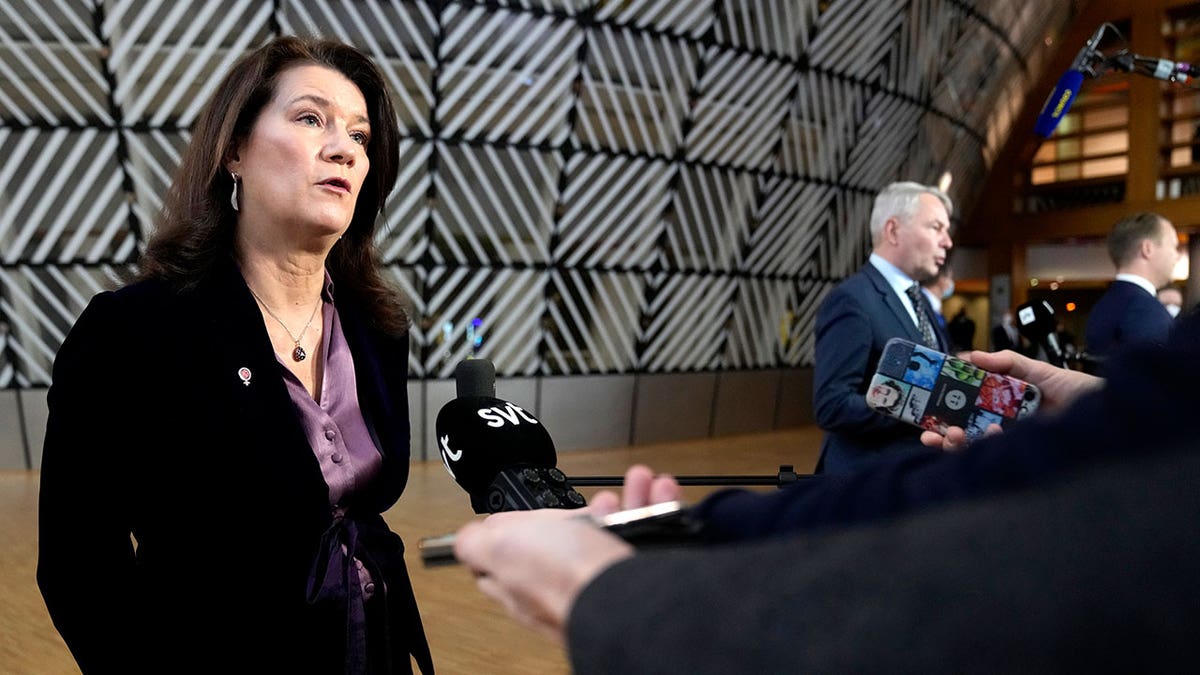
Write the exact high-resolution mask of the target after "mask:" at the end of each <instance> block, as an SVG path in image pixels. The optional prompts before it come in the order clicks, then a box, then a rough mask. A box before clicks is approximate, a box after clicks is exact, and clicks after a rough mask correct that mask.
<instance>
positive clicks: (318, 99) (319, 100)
mask: <svg viewBox="0 0 1200 675" xmlns="http://www.w3.org/2000/svg"><path fill="white" fill-rule="evenodd" d="M300 101H311V102H313V103H315V104H317V106H318V107H321V108H332V107H333V101H330V100H329V99H327V98H325V97H324V96H318V95H316V94H301V95H299V96H297V97H296V98H293V99H292V100H290V101H288V105H294V104H296V103H299V102H300ZM352 121H353V122H358V123H360V124H370V123H371V120H370V119H369V118H368V117H366V116H365V115H361V114H360V115H355V116H354V119H353V120H352Z"/></svg>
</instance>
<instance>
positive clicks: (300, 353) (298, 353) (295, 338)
mask: <svg viewBox="0 0 1200 675" xmlns="http://www.w3.org/2000/svg"><path fill="white" fill-rule="evenodd" d="M246 288H249V289H250V295H253V296H254V299H255V300H257V301H258V304H260V305H262V308H263V309H265V310H267V314H270V315H271V318H272V319H275V320H276V321H278V322H279V325H280V326H283V330H284V331H285V332H286V333H287V334H288V337H289V338H291V339H292V343H293V344H294V345H295V349H293V350H292V360H293V361H303V360H304V359H305V358H307V357H308V352H306V351H304V347H301V346H300V339H301V338H303V337H304V332H305V331H307V330H308V327H309V326H311V325H312V322H313V318H314V317H316V316H317V308H318V307H320V306H321V296H317V304H315V305H313V310H312V314H309V315H308V323H306V324H304V328H301V329H300V334H299V335H292V331H291V329H290V328H288V327H287V324H286V323H284V322H283V319H281V318H279V315H277V314H276V313H275V312H273V311H271V308H270V307H268V306H267V303H265V302H263V299H262V298H260V297H258V293H255V292H254V289H253V288H250V286H246Z"/></svg>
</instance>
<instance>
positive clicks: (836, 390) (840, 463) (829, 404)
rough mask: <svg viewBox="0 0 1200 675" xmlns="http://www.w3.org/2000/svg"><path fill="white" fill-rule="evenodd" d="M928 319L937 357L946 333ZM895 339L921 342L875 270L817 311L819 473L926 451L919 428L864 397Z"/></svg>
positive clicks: (842, 287)
mask: <svg viewBox="0 0 1200 675" xmlns="http://www.w3.org/2000/svg"><path fill="white" fill-rule="evenodd" d="M926 313H927V314H928V315H929V320H930V322H931V324H932V326H933V329H934V333H936V334H937V336H938V341H939V343H940V344H939V347H938V348H939V350H940V351H943V352H944V351H947V348H948V346H949V344H950V340H949V338H948V337H947V336H946V332H945V330H944V329H942V328H941V327H940V326H939V325H938V323H937V320H936V318H935V317H934V315H933V311H932V310H930V309H929V308H928V307H927V308H926ZM894 337H901V338H905V339H908V340H912V341H913V342H918V343H919V342H921V332H920V331H919V330H918V329H917V326H916V324H914V323H913V320H912V317H911V316H909V314H908V310H907V309H906V308H905V306H904V304H903V303H902V302H901V301H900V298H899V297H897V296H896V293H895V291H893V290H892V288H891V286H889V285H888V283H887V280H886V279H884V277H883V275H882V274H880V272H879V270H877V269H875V266H874V265H872V264H870V263H867V264H865V265H863V267H862V269H861V270H859V271H858V272H857V273H855V274H854V275H852V276H850V277H849V278H847V279H846V280H845V281H843V282H842V283H840V284H838V286H837V287H836V288H834V289H833V290H832V291H830V292H829V295H827V296H825V300H824V301H823V302H822V303H821V307H820V308H819V309H818V310H817V324H816V354H815V361H816V363H815V366H814V374H813V409H814V413H815V415H816V421H817V424H818V425H819V426H820V427H821V429H823V430H824V431H825V438H824V440H823V441H822V442H821V457H820V460H818V465H817V466H818V471H820V472H828V473H847V472H850V471H853V470H855V469H857V468H860V467H862V466H864V465H866V464H869V463H870V462H872V461H874V460H875V459H877V458H879V457H880V456H881V455H882V454H884V453H887V452H892V451H914V450H923V449H924V447H923V446H922V445H921V442H920V440H918V439H919V436H920V429H917V428H916V427H914V426H911V425H908V424H904V423H903V422H897V421H895V420H893V419H891V418H888V417H884V416H883V415H881V414H879V413H877V412H875V411H874V410H872V409H871V408H870V407H868V406H867V403H866V401H865V400H864V398H863V396H864V395H865V394H866V391H867V384H868V383H869V382H870V381H871V376H872V375H873V374H874V372H875V367H876V366H877V365H878V363H879V357H880V354H882V352H883V347H884V345H885V344H886V343H887V341H888V340H890V339H891V338H894Z"/></svg>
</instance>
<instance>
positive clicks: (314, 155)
mask: <svg viewBox="0 0 1200 675" xmlns="http://www.w3.org/2000/svg"><path fill="white" fill-rule="evenodd" d="M370 133H371V125H370V121H369V117H368V115H367V104H366V101H365V99H364V98H363V95H362V92H361V91H359V89H358V87H357V86H355V84H354V83H353V82H351V81H350V80H349V79H347V78H346V76H344V75H342V74H341V73H339V72H338V71H336V70H332V69H330V68H326V67H324V66H317V65H312V64H306V65H301V66H295V67H293V68H290V69H288V70H286V71H284V72H283V73H282V74H281V75H280V77H279V80H278V82H277V85H276V88H275V95H274V97H273V98H272V99H271V100H270V101H269V102H268V103H267V105H266V106H265V107H264V108H263V109H262V111H261V112H260V113H259V115H258V119H256V120H255V122H254V127H253V128H252V129H251V131H250V136H249V138H247V139H245V140H244V141H243V142H242V143H241V144H240V145H239V146H238V148H237V152H236V153H235V158H234V159H233V160H232V161H231V162H229V164H228V168H229V170H230V171H233V172H236V173H238V174H239V175H240V176H241V179H242V186H241V193H242V194H241V200H240V202H241V204H240V211H239V213H238V226H239V228H244V229H245V230H246V232H245V234H247V235H248V236H250V237H253V238H257V239H264V238H265V239H276V238H284V239H287V240H289V241H291V242H297V241H306V240H308V239H310V238H311V237H312V236H314V235H317V236H324V237H328V238H336V237H338V236H341V234H342V233H343V232H345V231H346V229H347V228H348V227H349V226H350V220H351V219H352V218H353V217H354V206H355V203H356V202H357V201H358V195H359V192H360V190H361V188H362V184H363V180H364V179H365V178H366V176H367V170H368V169H369V168H370V164H371V162H370V159H369V158H368V157H367V152H366V150H367V148H366V146H367V142H368V140H369V138H370Z"/></svg>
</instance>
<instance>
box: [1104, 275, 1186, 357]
mask: <svg viewBox="0 0 1200 675" xmlns="http://www.w3.org/2000/svg"><path fill="white" fill-rule="evenodd" d="M1172 322H1173V319H1172V318H1171V315H1170V314H1169V313H1168V312H1167V309H1166V308H1165V307H1163V306H1162V303H1161V302H1159V301H1158V298H1156V297H1154V296H1153V295H1150V294H1149V293H1147V292H1146V290H1145V289H1144V288H1142V287H1141V286H1138V285H1137V284H1133V283H1130V282H1128V281H1114V282H1113V283H1112V286H1109V287H1108V291H1106V292H1105V293H1104V295H1102V296H1100V301H1099V302H1097V303H1096V306H1095V307H1093V308H1092V313H1091V316H1089V317H1088V323H1087V350H1088V352H1089V353H1090V354H1093V355H1095V356H1108V355H1110V354H1112V353H1113V352H1114V351H1115V350H1116V349H1117V348H1119V347H1121V346H1124V345H1130V344H1135V343H1138V342H1152V343H1156V344H1162V343H1164V342H1166V341H1167V334H1168V333H1170V332H1171V324H1172Z"/></svg>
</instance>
